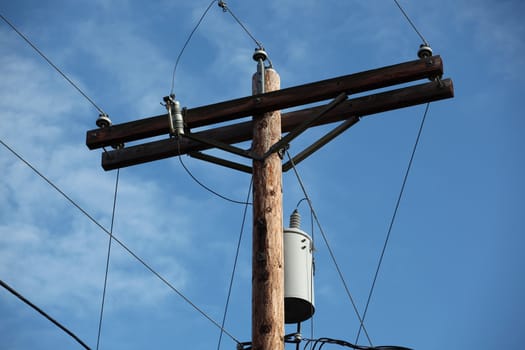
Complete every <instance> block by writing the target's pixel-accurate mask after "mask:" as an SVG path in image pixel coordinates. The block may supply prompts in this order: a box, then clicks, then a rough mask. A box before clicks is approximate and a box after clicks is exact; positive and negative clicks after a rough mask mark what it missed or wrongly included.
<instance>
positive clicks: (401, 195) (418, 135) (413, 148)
mask: <svg viewBox="0 0 525 350" xmlns="http://www.w3.org/2000/svg"><path fill="white" fill-rule="evenodd" d="M429 107H430V103H427V105H426V107H425V112H424V113H423V118H422V119H421V124H420V125H419V130H418V133H417V137H416V141H415V142H414V146H413V147H412V154H411V155H410V160H409V162H408V166H407V169H406V171H405V176H404V178H403V182H402V184H401V189H400V191H399V195H398V197H397V201H396V205H395V207H394V212H393V214H392V218H391V219H390V225H389V226H388V231H387V234H386V238H385V243H384V244H383V249H382V250H381V255H380V256H379V261H378V263H377V268H376V271H375V273H374V278H373V280H372V286H371V287H370V291H369V292H368V298H367V300H366V306H365V310H364V312H363V318H362V320H361V324H360V326H359V330H358V332H357V336H356V340H355V342H356V343H357V342H358V341H359V336H360V335H361V329H364V328H363V322H364V321H365V318H366V314H367V312H368V307H369V306H370V301H371V300H372V294H373V293H374V288H375V286H376V282H377V277H378V276H379V270H380V269H381V264H382V263H383V258H384V256H385V251H386V248H387V246H388V242H389V239H390V234H391V233H392V227H393V226H394V222H395V220H396V216H397V211H398V209H399V204H400V203H401V199H402V198H403V193H404V191H405V185H406V183H407V179H408V175H409V174H410V169H411V168H412V163H413V161H414V155H415V154H416V150H417V146H418V144H419V139H420V137H421V133H422V131H423V126H424V125H425V120H426V118H427V114H428V109H429Z"/></svg>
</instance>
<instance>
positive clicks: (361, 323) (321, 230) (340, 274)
mask: <svg viewBox="0 0 525 350" xmlns="http://www.w3.org/2000/svg"><path fill="white" fill-rule="evenodd" d="M286 155H287V157H288V159H289V161H290V164H291V165H292V169H293V171H294V173H295V176H296V178H297V181H298V182H299V185H300V186H301V189H302V191H303V194H304V196H305V197H306V200H307V202H308V205H309V206H310V210H311V213H312V216H313V217H314V219H315V222H316V223H317V227H318V228H319V231H320V232H321V236H322V237H323V240H324V242H325V244H326V247H327V249H328V253H329V254H330V257H331V259H332V262H333V263H334V266H335V269H336V270H337V273H338V275H339V278H340V279H341V282H342V283H343V286H344V288H345V291H346V294H347V296H348V298H349V299H350V302H351V304H352V307H353V308H354V312H355V314H356V316H357V318H358V320H359V324H360V325H362V327H363V330H364V332H365V334H366V337H367V338H368V342H369V343H370V345H372V341H371V340H370V337H369V335H368V332H367V331H366V328H365V327H364V324H363V322H364V321H363V320H362V318H361V315H360V314H359V310H358V309H357V306H356V303H355V302H354V298H353V297H352V294H351V293H350V289H349V288H348V286H347V284H346V281H345V279H344V276H343V273H342V271H341V269H340V268H339V264H338V263H337V260H336V258H335V255H334V252H333V251H332V248H331V247H330V244H329V243H328V239H327V237H326V235H325V233H324V230H323V227H322V226H321V223H320V222H319V219H318V218H317V214H316V213H315V210H314V207H313V204H312V201H311V200H310V197H309V196H308V193H307V192H306V188H305V187H304V184H303V181H302V180H301V177H300V176H299V173H298V172H297V168H296V167H295V163H294V161H293V159H292V157H290V153H289V152H288V151H286ZM314 348H315V345H314Z"/></svg>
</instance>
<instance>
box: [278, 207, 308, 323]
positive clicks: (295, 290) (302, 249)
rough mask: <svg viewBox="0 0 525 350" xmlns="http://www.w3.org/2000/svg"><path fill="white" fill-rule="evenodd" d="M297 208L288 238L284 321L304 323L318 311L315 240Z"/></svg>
mask: <svg viewBox="0 0 525 350" xmlns="http://www.w3.org/2000/svg"><path fill="white" fill-rule="evenodd" d="M300 220H301V219H300V216H299V213H298V212H297V209H296V210H294V212H293V213H292V215H291V217H290V227H289V228H285V229H284V232H283V239H284V321H285V323H300V322H303V321H305V320H307V319H309V318H310V317H312V315H313V314H314V311H315V307H314V283H313V275H314V266H313V257H312V253H313V248H314V247H313V242H312V239H311V238H310V236H309V235H308V234H307V233H305V232H304V231H302V230H301V229H300Z"/></svg>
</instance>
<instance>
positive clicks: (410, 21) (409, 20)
mask: <svg viewBox="0 0 525 350" xmlns="http://www.w3.org/2000/svg"><path fill="white" fill-rule="evenodd" d="M394 2H395V3H396V5H397V7H399V10H401V13H402V14H403V16H405V18H406V19H407V21H408V23H410V25H411V26H412V28H413V29H414V31H415V32H416V33H417V35H419V37H420V38H421V40H423V44H425V45H428V42H427V41H426V40H425V38H424V37H423V35H422V34H421V33H420V32H419V30H417V28H416V25H415V24H414V22H412V20H411V19H410V17H408V14H407V13H406V12H405V10H404V9H403V7H401V5H400V4H399V2H398V1H397V0H394Z"/></svg>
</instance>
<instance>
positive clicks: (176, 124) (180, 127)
mask: <svg viewBox="0 0 525 350" xmlns="http://www.w3.org/2000/svg"><path fill="white" fill-rule="evenodd" d="M173 106H174V112H175V113H174V116H173V119H174V120H173V128H174V131H175V133H176V134H177V135H184V120H183V119H182V113H181V111H180V103H179V101H175V102H174V103H173Z"/></svg>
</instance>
